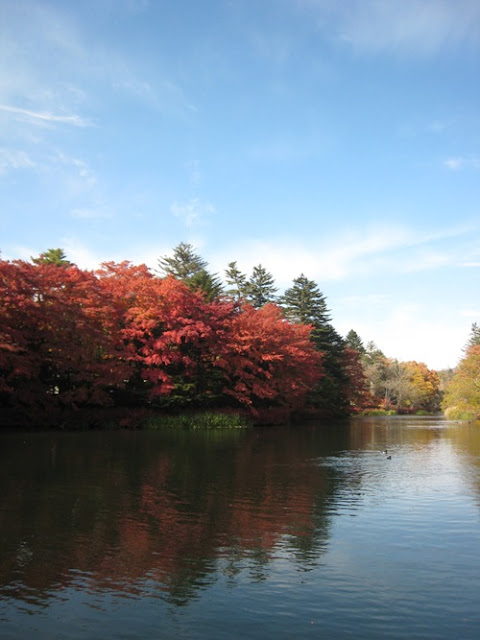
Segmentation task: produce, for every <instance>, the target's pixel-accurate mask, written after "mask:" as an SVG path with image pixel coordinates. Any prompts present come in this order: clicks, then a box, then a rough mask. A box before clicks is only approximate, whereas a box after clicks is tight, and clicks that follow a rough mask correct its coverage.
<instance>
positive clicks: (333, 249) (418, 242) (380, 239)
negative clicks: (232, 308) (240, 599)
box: [210, 225, 472, 288]
mask: <svg viewBox="0 0 480 640" xmlns="http://www.w3.org/2000/svg"><path fill="white" fill-rule="evenodd" d="M462 235H463V236H465V237H466V238H467V237H468V239H471V237H472V228H471V227H468V228H461V229H460V228H451V229H441V230H438V231H436V232H435V233H428V232H424V231H423V232H422V231H421V230H419V229H414V228H409V227H406V226H401V225H396V226H395V225H390V226H384V227H378V228H373V227H372V228H371V229H367V230H365V229H351V228H350V229H344V230H343V231H339V232H338V233H336V234H335V235H334V236H329V237H328V238H318V239H314V238H311V239H310V240H308V241H302V242H300V241H296V240H295V239H294V238H278V237H272V239H271V240H269V241H264V240H259V239H256V238H250V239H249V240H247V241H245V242H244V243H242V244H241V245H238V246H236V247H235V248H234V249H233V248H232V247H225V248H222V250H221V251H218V252H216V253H215V256H214V257H213V259H212V258H211V259H210V261H211V263H212V264H213V265H214V267H215V268H216V269H217V270H219V271H220V272H223V270H224V269H225V266H226V265H227V264H228V262H230V261H231V260H232V259H236V260H237V263H238V266H239V268H240V269H241V270H243V271H244V272H247V273H248V272H250V271H251V269H252V267H253V266H254V265H256V264H258V263H259V262H261V264H262V265H263V266H265V267H266V268H267V269H268V270H269V271H270V272H271V273H272V274H274V275H275V278H276V280H277V284H278V286H280V287H281V288H284V287H286V286H290V284H291V282H292V280H293V278H296V277H297V276H299V275H300V273H302V272H303V273H304V274H305V275H306V276H307V277H309V278H312V279H313V280H315V281H317V282H341V281H345V280H347V279H351V278H367V277H369V276H373V275H375V276H376V275H378V274H383V275H387V274H391V275H393V274H411V273H415V272H421V271H428V270H435V269H439V268H444V267H445V266H447V265H455V266H456V265H458V263H459V255H463V256H464V252H465V248H464V247H463V246H462V243H461V237H462ZM452 238H457V239H459V240H460V243H459V244H457V248H456V250H454V249H451V250H446V249H445V246H444V245H445V242H448V241H449V239H452ZM459 247H460V248H459ZM232 256H233V257H232ZM286 256H288V258H287V259H286Z"/></svg>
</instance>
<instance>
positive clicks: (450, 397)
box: [442, 323, 480, 420]
mask: <svg viewBox="0 0 480 640" xmlns="http://www.w3.org/2000/svg"><path fill="white" fill-rule="evenodd" d="M442 408H443V410H444V412H445V415H446V416H447V418H451V419H453V420H480V327H479V326H478V325H477V324H476V323H474V324H473V325H472V330H471V333H470V338H469V340H468V342H467V344H466V346H465V349H464V356H463V358H462V359H461V360H460V362H459V364H458V366H457V368H456V370H455V372H454V373H453V376H452V378H451V380H450V381H449V383H448V385H447V388H446V392H445V397H444V399H443V402H442Z"/></svg>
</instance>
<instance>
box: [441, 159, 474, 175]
mask: <svg viewBox="0 0 480 640" xmlns="http://www.w3.org/2000/svg"><path fill="white" fill-rule="evenodd" d="M443 164H444V165H445V166H446V167H447V168H448V169H451V170H452V171H458V170H459V169H480V159H479V158H477V157H475V156H471V157H465V156H455V157H452V158H447V159H446V160H444V163H443Z"/></svg>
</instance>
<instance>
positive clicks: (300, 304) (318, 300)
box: [280, 273, 330, 328]
mask: <svg viewBox="0 0 480 640" xmlns="http://www.w3.org/2000/svg"><path fill="white" fill-rule="evenodd" d="M280 305H281V306H282V307H283V309H284V310H285V315H286V317H287V318H288V319H289V320H291V321H292V322H298V323H300V324H313V325H314V326H315V327H316V328H319V327H322V326H326V325H327V324H328V323H329V321H330V315H329V311H328V309H327V303H326V300H325V296H324V295H323V294H322V293H321V292H320V290H319V288H318V286H317V285H316V283H315V282H314V281H313V280H309V279H308V278H306V277H305V276H304V275H303V273H302V274H301V275H300V276H299V277H298V278H295V279H294V281H293V286H292V287H290V289H287V290H286V291H285V293H284V294H283V296H282V298H281V299H280Z"/></svg>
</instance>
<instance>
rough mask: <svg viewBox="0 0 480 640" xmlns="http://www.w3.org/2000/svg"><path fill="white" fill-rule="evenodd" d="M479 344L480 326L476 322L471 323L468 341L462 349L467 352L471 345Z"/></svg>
mask: <svg viewBox="0 0 480 640" xmlns="http://www.w3.org/2000/svg"><path fill="white" fill-rule="evenodd" d="M478 345H480V327H479V326H478V324H477V323H476V322H474V323H473V324H472V328H471V330H470V336H469V338H468V342H467V344H466V345H465V348H464V351H465V352H467V351H468V350H469V349H470V348H471V347H476V346H478Z"/></svg>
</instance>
